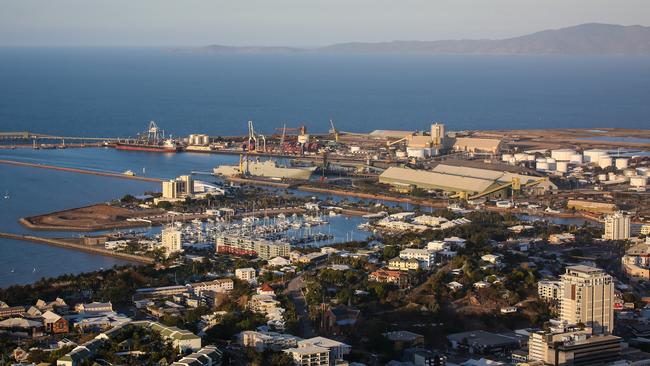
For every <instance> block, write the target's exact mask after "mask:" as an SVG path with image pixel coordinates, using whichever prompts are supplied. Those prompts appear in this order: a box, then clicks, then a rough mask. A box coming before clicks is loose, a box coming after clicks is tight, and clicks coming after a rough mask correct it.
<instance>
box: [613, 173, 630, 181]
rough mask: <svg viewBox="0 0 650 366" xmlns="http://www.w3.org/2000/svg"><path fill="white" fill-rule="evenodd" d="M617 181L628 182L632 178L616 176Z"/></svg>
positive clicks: (621, 175)
mask: <svg viewBox="0 0 650 366" xmlns="http://www.w3.org/2000/svg"><path fill="white" fill-rule="evenodd" d="M615 180H616V181H619V182H627V181H628V180H630V177H626V176H625V175H623V174H616V179H615Z"/></svg>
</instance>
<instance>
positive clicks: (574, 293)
mask: <svg viewBox="0 0 650 366" xmlns="http://www.w3.org/2000/svg"><path fill="white" fill-rule="evenodd" d="M560 280H561V283H562V285H561V290H560V314H561V320H564V321H566V322H567V323H568V324H570V325H571V324H578V323H582V324H585V325H586V326H588V327H590V328H592V330H593V333H594V334H607V333H611V332H612V330H613V329H614V306H613V303H614V282H613V280H612V276H610V275H608V274H607V273H606V272H605V271H604V270H602V269H600V268H595V267H589V266H584V265H578V266H570V267H567V268H566V273H565V274H563V275H562V276H560Z"/></svg>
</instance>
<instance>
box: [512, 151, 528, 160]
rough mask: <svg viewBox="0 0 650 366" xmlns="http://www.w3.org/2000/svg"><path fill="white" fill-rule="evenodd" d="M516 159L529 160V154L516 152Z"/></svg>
mask: <svg viewBox="0 0 650 366" xmlns="http://www.w3.org/2000/svg"><path fill="white" fill-rule="evenodd" d="M515 160H516V161H526V160H528V154H524V153H516V154H515Z"/></svg>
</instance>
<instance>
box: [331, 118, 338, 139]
mask: <svg viewBox="0 0 650 366" xmlns="http://www.w3.org/2000/svg"><path fill="white" fill-rule="evenodd" d="M330 126H331V127H332V128H331V129H330V130H329V133H330V134H332V135H334V141H336V142H339V131H337V130H336V127H334V121H332V119H331V118H330Z"/></svg>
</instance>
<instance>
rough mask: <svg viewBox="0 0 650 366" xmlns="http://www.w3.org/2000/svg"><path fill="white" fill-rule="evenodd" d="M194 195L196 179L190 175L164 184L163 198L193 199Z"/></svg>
mask: <svg viewBox="0 0 650 366" xmlns="http://www.w3.org/2000/svg"><path fill="white" fill-rule="evenodd" d="M193 194H194V179H193V178H192V177H191V176H189V175H181V176H180V177H178V178H176V179H171V180H168V181H164V182H162V197H163V198H168V199H179V198H185V197H192V195H193Z"/></svg>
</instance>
